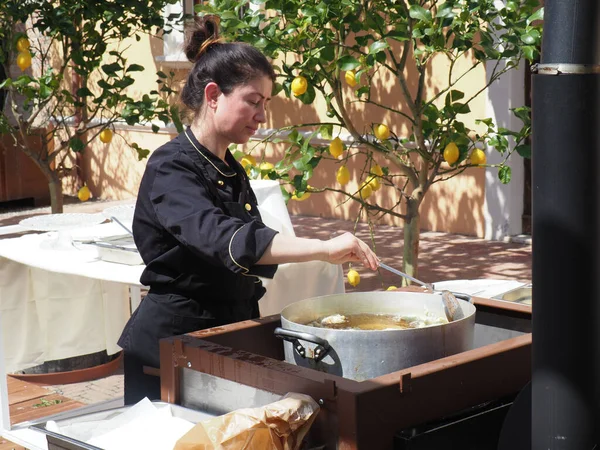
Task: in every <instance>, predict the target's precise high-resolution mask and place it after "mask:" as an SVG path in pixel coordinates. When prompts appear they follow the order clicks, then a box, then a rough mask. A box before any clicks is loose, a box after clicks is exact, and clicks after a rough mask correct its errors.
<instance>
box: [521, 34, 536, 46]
mask: <svg viewBox="0 0 600 450" xmlns="http://www.w3.org/2000/svg"><path fill="white" fill-rule="evenodd" d="M521 40H522V41H523V42H525V43H526V44H528V45H533V44H535V43H536V42H537V39H536V38H535V37H534V36H532V35H531V34H529V33H525V34H522V35H521Z"/></svg>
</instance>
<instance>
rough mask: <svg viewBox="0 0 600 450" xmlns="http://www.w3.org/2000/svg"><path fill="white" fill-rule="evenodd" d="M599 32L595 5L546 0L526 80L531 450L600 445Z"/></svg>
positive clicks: (595, 1) (583, 0)
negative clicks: (538, 50) (537, 50)
mask: <svg viewBox="0 0 600 450" xmlns="http://www.w3.org/2000/svg"><path fill="white" fill-rule="evenodd" d="M599 25H600V2H599V0H546V2H545V13H544V35H543V42H542V56H541V62H540V64H538V65H537V70H536V68H535V67H534V74H533V75H532V86H533V99H532V108H533V138H532V144H533V153H532V237H533V262H532V265H533V292H534V297H535V298H534V302H533V362H532V364H533V366H532V371H533V373H532V449H535V450H537V449H540V450H542V449H543V450H548V449H560V450H563V449H564V450H592V449H593V448H594V446H595V445H596V444H600V433H599V430H600V414H599V410H600V408H599V405H600V205H599V202H600V113H599V110H600V33H599V28H598V27H599ZM598 448H599V449H600V447H598Z"/></svg>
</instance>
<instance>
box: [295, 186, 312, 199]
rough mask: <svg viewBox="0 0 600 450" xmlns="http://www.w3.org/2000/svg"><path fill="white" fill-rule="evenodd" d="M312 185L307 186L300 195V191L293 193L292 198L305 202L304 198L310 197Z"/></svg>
mask: <svg viewBox="0 0 600 450" xmlns="http://www.w3.org/2000/svg"><path fill="white" fill-rule="evenodd" d="M309 191H310V186H306V191H304V194H302V195H301V196H300V197H298V192H294V193H293V194H292V200H296V201H298V202H303V201H304V200H307V199H308V198H309V197H310V192H309Z"/></svg>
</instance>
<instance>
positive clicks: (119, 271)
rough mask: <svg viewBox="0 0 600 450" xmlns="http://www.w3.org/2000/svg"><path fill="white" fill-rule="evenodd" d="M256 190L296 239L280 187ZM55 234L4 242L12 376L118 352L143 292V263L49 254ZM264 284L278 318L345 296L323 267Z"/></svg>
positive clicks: (1, 253)
mask: <svg viewBox="0 0 600 450" xmlns="http://www.w3.org/2000/svg"><path fill="white" fill-rule="evenodd" d="M251 184H252V187H253V189H254V191H255V193H256V196H257V199H258V200H259V210H260V212H261V215H262V216H263V219H264V221H265V223H266V224H267V225H268V226H270V227H272V228H274V229H276V230H278V231H279V232H281V233H283V234H287V235H294V230H293V227H292V223H291V220H290V217H289V214H288V212H287V209H286V207H285V202H284V201H283V196H282V194H281V190H280V188H279V185H278V183H277V182H275V181H271V180H261V181H258V182H255V181H252V182H251ZM123 232H124V230H123V229H122V228H121V227H120V226H118V225H117V224H115V223H107V224H101V225H95V226H90V227H85V228H81V229H76V230H70V231H68V232H65V233H68V234H69V235H71V237H72V238H73V239H75V240H85V239H93V238H98V237H106V236H114V235H122V234H123ZM50 235H52V233H45V234H31V235H25V236H21V237H19V238H14V239H0V312H1V314H2V321H1V326H2V333H3V334H2V335H3V339H4V346H5V355H6V371H7V372H9V373H11V372H16V371H19V370H22V369H26V368H28V367H33V366H36V365H39V364H42V363H43V362H44V361H51V360H55V359H64V358H69V357H73V356H80V355H84V354H89V353H95V352H98V351H102V350H104V349H106V351H107V352H108V353H109V354H113V353H116V352H118V351H119V350H120V348H119V347H118V346H117V345H116V343H117V340H118V339H119V336H120V334H121V331H122V330H123V327H124V325H125V323H126V322H127V319H128V318H129V315H130V300H129V286H138V287H139V286H141V284H140V281H139V280H140V275H141V273H142V271H143V269H144V266H143V265H137V266H128V265H124V264H117V263H112V262H107V261H102V260H100V259H98V253H97V251H96V249H95V248H94V247H92V246H88V245H81V244H76V245H75V246H74V247H71V248H70V249H69V250H52V249H48V248H44V247H46V246H44V245H42V244H43V243H44V242H47V241H48V239H49V236H50ZM264 283H265V286H266V287H267V293H266V294H265V296H264V297H263V298H262V299H261V300H260V302H259V306H260V310H261V314H262V315H270V314H277V313H279V312H280V311H281V310H282V309H283V308H284V307H285V306H287V305H288V304H290V303H292V302H295V301H299V300H303V299H305V298H310V297H315V296H320V295H327V294H334V293H342V292H344V277H343V272H342V267H341V266H336V265H331V264H328V263H325V262H320V261H312V262H306V263H298V264H281V265H280V266H279V269H278V270H277V273H276V274H275V278H274V279H273V280H266V279H265V280H264Z"/></svg>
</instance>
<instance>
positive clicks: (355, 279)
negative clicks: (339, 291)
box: [347, 269, 360, 286]
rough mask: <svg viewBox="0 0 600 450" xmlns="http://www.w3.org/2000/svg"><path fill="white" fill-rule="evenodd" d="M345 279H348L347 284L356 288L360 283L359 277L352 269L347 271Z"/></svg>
mask: <svg viewBox="0 0 600 450" xmlns="http://www.w3.org/2000/svg"><path fill="white" fill-rule="evenodd" d="M347 277H348V283H350V286H358V283H360V275H359V274H358V272H357V271H356V270H354V269H350V270H349V271H348V275H347Z"/></svg>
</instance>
